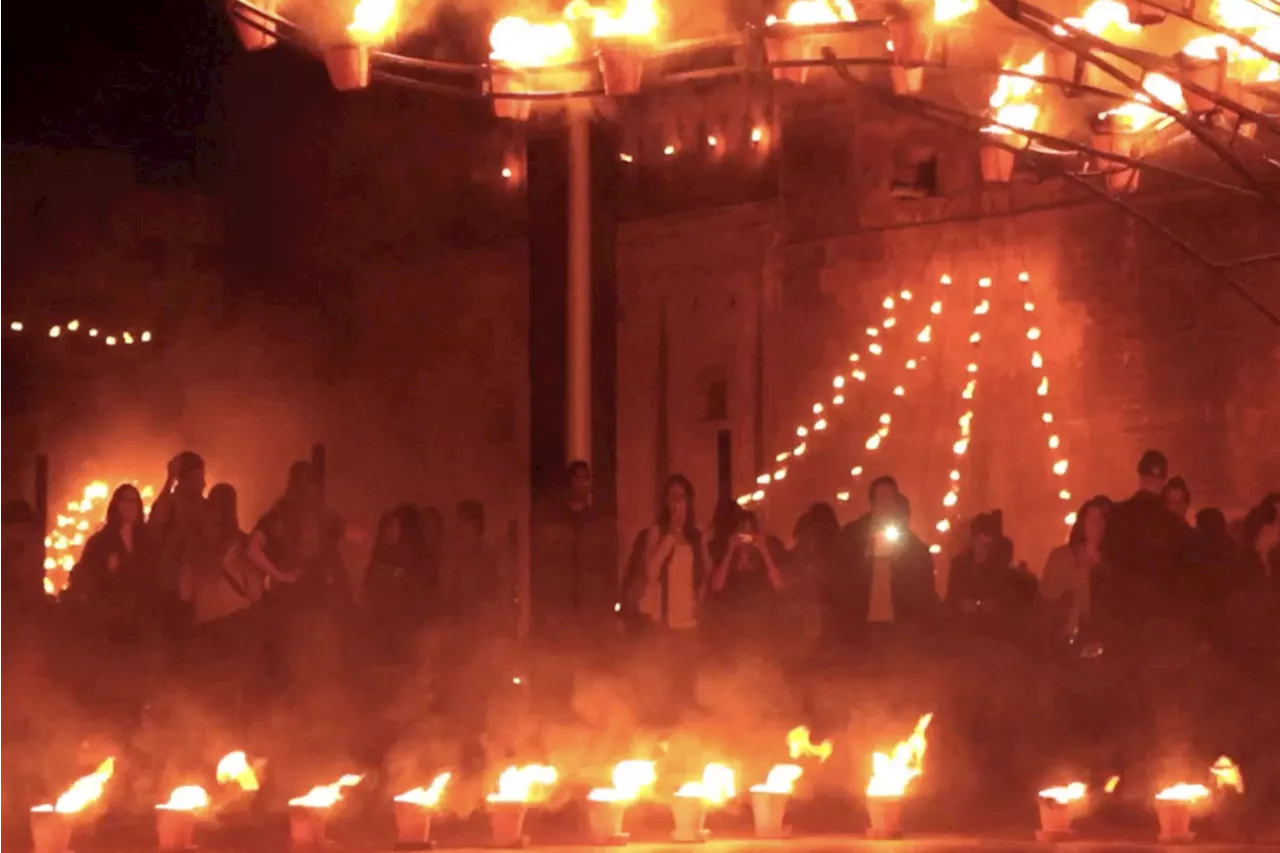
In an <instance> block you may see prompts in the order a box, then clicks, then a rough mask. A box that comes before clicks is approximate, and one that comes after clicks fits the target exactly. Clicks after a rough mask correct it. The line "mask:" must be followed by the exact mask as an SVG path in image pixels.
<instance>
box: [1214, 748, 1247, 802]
mask: <svg viewBox="0 0 1280 853" xmlns="http://www.w3.org/2000/svg"><path fill="white" fill-rule="evenodd" d="M1209 772H1210V773H1212V774H1213V778H1214V781H1215V782H1216V783H1217V785H1218V788H1219V789H1220V790H1221V789H1223V788H1232V789H1234V790H1235V792H1236V793H1238V794H1243V793H1244V776H1242V775H1241V774H1240V768H1239V767H1237V766H1236V763H1235V762H1234V761H1232V760H1231V759H1230V758H1228V757H1227V756H1225V755H1221V756H1218V760H1217V761H1215V762H1213V766H1212V767H1210V768H1209Z"/></svg>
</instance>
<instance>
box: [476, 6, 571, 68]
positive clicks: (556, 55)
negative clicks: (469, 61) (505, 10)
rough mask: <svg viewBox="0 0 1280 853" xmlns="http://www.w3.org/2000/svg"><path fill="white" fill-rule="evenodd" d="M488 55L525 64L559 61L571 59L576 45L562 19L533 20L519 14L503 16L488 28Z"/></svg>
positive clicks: (507, 62) (547, 63) (516, 63)
mask: <svg viewBox="0 0 1280 853" xmlns="http://www.w3.org/2000/svg"><path fill="white" fill-rule="evenodd" d="M489 48H490V53H489V58H490V59H492V60H494V61H495V62H503V63H506V64H507V65H517V66H523V67H526V68H530V67H538V66H543V65H560V64H563V63H566V62H571V61H573V60H574V59H575V58H576V57H577V55H578V45H577V43H576V42H575V41H574V39H573V32H572V31H571V30H570V29H569V25H568V24H567V23H566V22H564V21H552V22H549V23H540V24H535V23H531V22H530V21H527V20H525V19H524V18H520V17H514V16H512V17H506V18H503V19H501V20H500V21H498V22H497V23H496V24H494V25H493V29H492V30H490V31H489Z"/></svg>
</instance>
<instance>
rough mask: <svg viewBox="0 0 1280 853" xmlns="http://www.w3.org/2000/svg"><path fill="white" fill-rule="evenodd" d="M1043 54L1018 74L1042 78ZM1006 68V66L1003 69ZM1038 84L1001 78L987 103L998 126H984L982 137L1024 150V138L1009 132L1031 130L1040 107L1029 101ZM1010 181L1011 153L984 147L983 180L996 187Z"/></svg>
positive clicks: (1014, 78) (1006, 75)
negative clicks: (985, 134)
mask: <svg viewBox="0 0 1280 853" xmlns="http://www.w3.org/2000/svg"><path fill="white" fill-rule="evenodd" d="M1044 63H1045V59H1044V51H1041V52H1040V53H1037V54H1036V55H1035V56H1034V57H1032V59H1031V60H1030V61H1029V62H1027V63H1026V64H1025V65H1022V66H1021V67H1019V68H1018V71H1019V72H1020V74H1030V75H1034V76H1040V77H1042V76H1044ZM1005 67H1006V68H1008V66H1007V65H1006V66H1005ZM1039 89H1040V84H1039V83H1038V82H1037V81H1036V80H1034V79H1030V78H1028V77H1023V76H1014V75H1012V74H1001V75H1000V80H999V82H997V83H996V89H995V91H994V92H992V93H991V99H990V101H989V103H990V105H991V109H992V111H993V115H992V117H993V118H994V119H995V120H996V121H997V122H999V124H992V125H987V126H986V127H984V128H982V132H983V133H989V134H991V135H992V136H995V137H998V138H1000V139H1001V140H1002V141H1003V142H1005V143H1007V144H1010V145H1014V146H1016V147H1018V148H1025V147H1026V146H1027V144H1028V141H1029V140H1028V139H1027V137H1025V136H1023V135H1022V134H1020V133H1017V132H1016V131H1015V130H1011V129H1010V128H1018V129H1020V130H1034V129H1035V126H1036V121H1037V119H1039V117H1040V107H1039V106H1038V105H1037V104H1036V103H1035V102H1034V101H1033V100H1032V96H1033V95H1034V94H1035V93H1036V92H1038V91H1039ZM1012 177H1013V152H1012V151H1010V150H1009V149H1008V148H1007V147H1005V146H1003V145H984V146H983V148H982V178H983V180H985V181H991V182H995V183H1002V184H1005V183H1008V182H1009V179H1010V178H1012Z"/></svg>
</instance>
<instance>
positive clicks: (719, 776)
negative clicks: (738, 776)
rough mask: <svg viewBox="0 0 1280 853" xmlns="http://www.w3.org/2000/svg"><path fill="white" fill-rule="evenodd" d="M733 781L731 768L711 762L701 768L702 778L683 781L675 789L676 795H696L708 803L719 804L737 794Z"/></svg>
mask: <svg viewBox="0 0 1280 853" xmlns="http://www.w3.org/2000/svg"><path fill="white" fill-rule="evenodd" d="M737 793H738V792H737V790H736V789H735V787H734V783H733V770H732V769H731V768H729V767H726V766H725V765H723V764H716V763H714V762H713V763H711V764H708V765H707V766H706V767H704V768H703V769H702V779H701V780H700V781H698V782H685V783H684V784H683V785H681V786H680V790H679V791H676V796H677V797H696V798H698V799H701V800H704V801H706V802H707V803H709V804H710V805H713V806H719V805H723V804H724V803H726V802H728V801H729V800H731V799H733V798H734V797H735V796H736V795H737Z"/></svg>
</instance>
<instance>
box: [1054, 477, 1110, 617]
mask: <svg viewBox="0 0 1280 853" xmlns="http://www.w3.org/2000/svg"><path fill="white" fill-rule="evenodd" d="M1108 506H1109V502H1108V501H1107V499H1106V498H1093V499H1092V500H1090V501H1088V502H1087V503H1085V505H1084V506H1082V507H1081V508H1080V512H1079V513H1077V514H1076V523H1075V526H1074V527H1072V528H1071V535H1070V536H1069V537H1068V539H1067V544H1066V545H1062V546H1060V547H1058V548H1055V549H1054V550H1053V551H1051V552H1050V554H1049V559H1048V561H1047V562H1046V563H1045V566H1044V575H1043V576H1042V577H1041V578H1040V599H1041V601H1042V602H1044V604H1045V605H1047V607H1048V612H1049V617H1050V619H1051V621H1052V624H1053V627H1054V631H1055V634H1056V635H1057V636H1059V637H1062V638H1066V639H1071V638H1074V637H1075V636H1076V635H1077V634H1078V633H1079V632H1080V630H1081V629H1082V628H1083V627H1085V626H1086V625H1087V624H1088V622H1089V619H1090V616H1091V615H1092V608H1093V600H1094V597H1095V596H1094V594H1093V593H1094V591H1095V589H1096V583H1097V579H1098V576H1099V575H1100V574H1101V573H1102V572H1103V571H1104V563H1103V556H1102V538H1103V535H1104V534H1105V533H1106V530H1107V508H1108Z"/></svg>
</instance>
